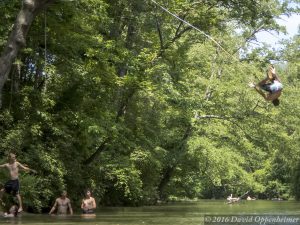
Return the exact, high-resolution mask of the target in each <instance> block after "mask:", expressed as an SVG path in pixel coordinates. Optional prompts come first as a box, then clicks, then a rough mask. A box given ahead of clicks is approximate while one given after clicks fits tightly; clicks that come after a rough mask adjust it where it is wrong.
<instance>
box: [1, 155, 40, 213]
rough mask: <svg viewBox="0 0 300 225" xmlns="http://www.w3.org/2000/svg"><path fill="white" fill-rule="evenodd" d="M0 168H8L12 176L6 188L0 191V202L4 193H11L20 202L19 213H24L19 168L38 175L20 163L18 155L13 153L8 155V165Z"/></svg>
mask: <svg viewBox="0 0 300 225" xmlns="http://www.w3.org/2000/svg"><path fill="white" fill-rule="evenodd" d="M0 168H7V169H8V171H9V175H10V180H9V181H7V182H6V183H5V185H4V188H2V189H1V190H0V200H1V201H2V196H3V193H4V192H6V193H9V194H10V193H11V194H13V195H14V196H16V197H17V199H18V202H19V210H18V212H22V211H23V207H22V199H21V196H20V193H19V189H20V184H19V168H21V169H23V170H25V171H31V172H34V173H36V171H35V170H32V169H30V168H28V167H26V166H23V165H22V164H21V163H19V162H18V161H17V160H16V155H15V154H13V153H10V154H9V155H8V163H5V164H3V165H0Z"/></svg>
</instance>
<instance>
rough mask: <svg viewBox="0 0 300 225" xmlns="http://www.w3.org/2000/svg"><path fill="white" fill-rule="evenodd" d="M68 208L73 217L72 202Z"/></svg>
mask: <svg viewBox="0 0 300 225" xmlns="http://www.w3.org/2000/svg"><path fill="white" fill-rule="evenodd" d="M68 206H69V210H70V214H71V215H73V209H72V206H71V202H70V201H69V202H68Z"/></svg>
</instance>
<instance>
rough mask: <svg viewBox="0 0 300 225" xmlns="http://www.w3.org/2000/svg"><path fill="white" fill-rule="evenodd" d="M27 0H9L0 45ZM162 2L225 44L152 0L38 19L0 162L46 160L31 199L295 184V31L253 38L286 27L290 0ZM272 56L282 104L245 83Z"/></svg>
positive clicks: (13, 86) (26, 187)
mask: <svg viewBox="0 0 300 225" xmlns="http://www.w3.org/2000/svg"><path fill="white" fill-rule="evenodd" d="M19 2H20V1H15V0H11V1H5V4H4V3H1V4H0V13H1V15H2V20H1V26H0V49H2V48H3V46H4V44H5V40H6V39H7V37H8V35H9V31H10V30H11V26H12V24H13V23H14V18H15V16H16V14H17V12H18V8H19V7H20V5H19ZM160 3H161V4H163V5H164V6H167V7H168V8H169V9H170V10H171V11H172V12H175V13H176V14H178V15H180V16H181V17H182V18H185V19H186V20H188V21H189V22H191V23H192V24H193V25H195V26H197V27H199V28H200V29H201V30H203V31H204V32H206V33H209V34H210V35H212V36H213V37H215V38H216V40H218V41H219V42H220V43H221V44H222V46H224V48H226V50H227V51H228V52H229V53H230V55H228V53H226V52H224V51H223V50H222V49H220V47H218V46H216V45H215V44H214V43H213V42H211V41H210V40H209V39H207V38H206V37H205V36H204V35H202V34H201V33H199V32H196V31H195V30H192V29H191V28H190V27H188V26H186V25H184V24H183V23H181V22H180V21H178V20H176V19H174V17H171V16H170V15H168V14H167V13H165V12H163V11H162V10H161V9H160V8H159V7H157V6H156V5H155V4H152V3H151V1H145V0H115V1H108V0H77V1H74V2H70V1H57V2H56V3H55V4H53V5H50V6H49V8H48V9H47V11H45V12H42V13H40V14H39V15H38V16H37V17H36V19H35V20H34V24H33V25H32V27H31V29H30V33H29V34H28V37H27V46H26V48H24V49H23V50H22V52H21V53H20V54H19V56H18V59H17V60H16V61H15V63H14V66H13V68H12V71H11V73H10V77H9V80H8V81H7V82H6V84H5V90H4V93H3V95H4V98H3V102H4V104H3V107H2V109H1V111H0V129H1V133H0V155H1V158H2V159H3V160H2V162H5V160H6V156H7V153H8V152H10V151H13V152H16V153H17V156H18V159H19V160H20V161H21V162H23V163H25V164H28V165H29V166H30V167H31V168H34V169H35V170H37V171H38V174H37V175H34V176H33V175H31V174H23V175H22V176H21V185H22V195H23V198H24V203H25V204H26V206H27V207H29V208H30V209H32V210H34V211H40V210H41V209H47V208H48V207H49V206H50V205H51V204H52V203H53V200H54V198H55V197H56V196H57V195H59V193H60V191H61V190H63V189H66V190H68V193H69V196H70V197H71V199H72V200H73V201H74V202H75V204H77V205H78V204H79V200H80V199H81V198H82V194H83V190H84V189H85V188H87V187H90V188H91V189H92V190H93V191H94V195H95V196H96V199H97V201H98V202H99V203H101V204H105V205H141V204H154V203H155V202H157V200H168V199H178V198H186V197H187V198H197V197H198V198H223V197H225V196H227V195H228V194H230V193H234V194H235V195H242V194H243V193H245V192H246V191H250V192H251V194H253V195H255V196H257V197H259V198H273V197H282V198H292V197H293V196H296V197H300V190H299V184H300V158H299V156H300V154H299V149H300V142H299V138H300V136H299V132H300V130H299V129H300V126H299V123H300V118H299V116H298V114H299V113H298V112H299V111H298V110H299V100H298V99H299V94H300V93H299V90H298V88H297V86H298V85H299V78H300V74H299V66H300V65H299V35H298V36H296V37H295V38H294V39H293V40H291V41H289V42H287V43H284V47H285V48H284V50H282V52H279V51H278V52H272V51H271V50H270V49H268V48H260V49H259V48H257V49H255V50H253V51H252V52H250V51H248V47H249V42H248V41H249V40H251V39H253V35H254V34H255V33H256V32H258V31H260V30H280V29H281V28H280V27H279V26H278V25H277V24H276V22H275V18H276V17H278V16H279V15H281V14H288V13H291V12H292V11H293V9H291V8H289V4H288V3H289V2H288V1H277V0H270V1H265V0H261V1H253V0H245V1H232V0H226V1H224V0H222V1H221V0H213V1H201V2H198V1H187V0H176V1H160ZM45 19H46V20H45ZM45 21H46V23H47V27H46V28H45V26H44V25H45ZM237 28H239V29H240V30H242V31H243V32H239V33H236V32H235V31H236V30H237ZM45 29H46V30H45ZM45 31H46V34H47V42H46V45H45V40H44V37H45V36H44V35H45ZM45 47H46V51H45ZM45 54H46V56H45ZM45 58H46V61H45V60H44V59H45ZM270 60H276V62H282V63H277V65H276V69H277V71H278V74H279V75H281V78H282V80H283V83H284V86H285V88H284V94H283V96H282V97H281V106H280V107H276V108H275V107H274V106H273V105H272V104H269V103H266V102H265V101H264V100H263V99H262V98H261V97H260V96H258V94H257V93H255V91H253V90H251V89H249V88H247V83H248V82H249V81H251V80H253V79H256V80H257V79H260V78H262V77H263V76H265V72H264V71H265V70H266V68H267V66H268V64H269V63H270ZM283 62H284V63H283ZM5 172H6V171H4V170H2V172H1V174H0V175H1V181H2V182H4V181H5V180H6V179H7V177H5V174H6V173H5Z"/></svg>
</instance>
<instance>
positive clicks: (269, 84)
mask: <svg viewBox="0 0 300 225" xmlns="http://www.w3.org/2000/svg"><path fill="white" fill-rule="evenodd" d="M249 87H251V88H254V89H255V90H256V91H257V92H258V93H259V94H260V95H261V96H263V98H264V99H265V100H266V101H271V102H272V103H273V105H274V106H278V105H279V104H280V101H279V97H280V95H281V92H282V89H283V85H282V83H281V81H280V78H279V77H278V75H277V74H276V72H275V68H274V67H273V65H271V66H270V68H269V70H268V72H267V77H266V78H265V79H263V80H262V81H260V82H259V83H257V84H255V83H253V82H250V83H249ZM264 91H266V92H267V93H265V92H264Z"/></svg>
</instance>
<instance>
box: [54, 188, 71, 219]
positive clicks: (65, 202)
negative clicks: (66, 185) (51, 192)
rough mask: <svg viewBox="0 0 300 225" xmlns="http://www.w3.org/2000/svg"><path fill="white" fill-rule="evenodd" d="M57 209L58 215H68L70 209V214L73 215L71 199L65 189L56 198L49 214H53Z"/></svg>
mask: <svg viewBox="0 0 300 225" xmlns="http://www.w3.org/2000/svg"><path fill="white" fill-rule="evenodd" d="M56 209H57V211H56V213H57V214H58V215H67V214H68V209H69V211H70V215H73V209H72V206H71V201H70V199H69V198H68V197H67V192H66V191H63V192H62V193H61V196H60V197H59V198H57V199H56V200H55V203H54V205H53V207H52V208H51V210H50V212H49V214H50V215H51V214H53V213H54V211H55V210H56Z"/></svg>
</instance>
